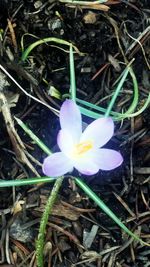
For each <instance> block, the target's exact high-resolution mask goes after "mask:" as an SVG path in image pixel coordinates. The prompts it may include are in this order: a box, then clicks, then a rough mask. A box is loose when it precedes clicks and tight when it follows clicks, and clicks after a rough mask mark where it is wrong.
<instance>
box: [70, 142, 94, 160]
mask: <svg viewBox="0 0 150 267" xmlns="http://www.w3.org/2000/svg"><path fill="white" fill-rule="evenodd" d="M92 148H93V142H92V141H84V142H81V143H79V144H77V145H76V146H75V148H74V150H73V157H82V156H83V155H84V154H85V153H87V152H88V151H89V150H90V149H92Z"/></svg>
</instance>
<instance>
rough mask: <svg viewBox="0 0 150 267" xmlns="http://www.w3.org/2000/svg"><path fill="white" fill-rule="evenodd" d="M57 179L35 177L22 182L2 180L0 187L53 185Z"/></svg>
mask: <svg viewBox="0 0 150 267" xmlns="http://www.w3.org/2000/svg"><path fill="white" fill-rule="evenodd" d="M56 179H57V178H52V177H48V176H45V177H35V178H30V179H28V178H26V179H22V180H0V187H10V186H24V185H31V184H39V183H52V182H54V181H55V180H56Z"/></svg>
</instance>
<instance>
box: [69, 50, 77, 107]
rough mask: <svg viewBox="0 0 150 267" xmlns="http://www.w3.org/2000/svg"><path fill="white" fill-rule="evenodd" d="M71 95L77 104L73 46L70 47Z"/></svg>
mask: <svg viewBox="0 0 150 267" xmlns="http://www.w3.org/2000/svg"><path fill="white" fill-rule="evenodd" d="M70 94H71V99H72V100H73V101H74V102H76V79H75V68H74V56H73V50H72V45H71V46H70Z"/></svg>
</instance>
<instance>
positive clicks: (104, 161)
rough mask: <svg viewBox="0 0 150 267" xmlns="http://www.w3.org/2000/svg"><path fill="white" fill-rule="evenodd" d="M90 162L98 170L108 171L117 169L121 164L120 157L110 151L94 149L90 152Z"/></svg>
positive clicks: (115, 152) (118, 154) (121, 158)
mask: <svg viewBox="0 0 150 267" xmlns="http://www.w3.org/2000/svg"><path fill="white" fill-rule="evenodd" d="M90 157H92V161H93V162H94V163H95V164H96V165H98V167H99V169H100V170H104V171H109V170H113V169H115V168H117V167H119V166H120V165H121V164H122V162H123V157H122V155H121V154H120V153H119V152H117V151H115V150H112V149H105V148H100V149H95V150H93V151H92V152H91V155H90Z"/></svg>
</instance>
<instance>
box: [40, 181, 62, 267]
mask: <svg viewBox="0 0 150 267" xmlns="http://www.w3.org/2000/svg"><path fill="white" fill-rule="evenodd" d="M62 182H63V177H59V178H58V179H57V180H56V182H55V184H54V186H53V189H52V191H51V194H50V196H49V198H48V201H47V203H46V206H45V209H44V212H43V215H42V219H41V222H40V229H39V234H38V240H37V242H36V260H37V266H38V267H43V266H44V257H43V250H44V244H45V230H46V225H47V222H48V218H49V215H50V214H51V212H52V207H53V205H54V203H55V201H56V198H57V195H58V191H59V189H60V187H61V184H62Z"/></svg>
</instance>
